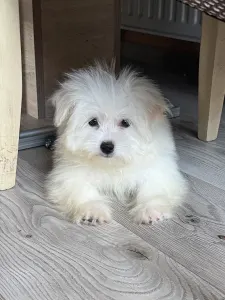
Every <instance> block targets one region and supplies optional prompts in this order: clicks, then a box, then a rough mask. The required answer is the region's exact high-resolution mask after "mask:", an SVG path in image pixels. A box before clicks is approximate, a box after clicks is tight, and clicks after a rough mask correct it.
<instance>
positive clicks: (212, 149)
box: [173, 117, 225, 189]
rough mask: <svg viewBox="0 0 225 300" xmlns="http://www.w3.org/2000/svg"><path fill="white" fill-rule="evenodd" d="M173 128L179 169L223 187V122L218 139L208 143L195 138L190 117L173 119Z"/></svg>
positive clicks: (224, 156)
mask: <svg viewBox="0 0 225 300" xmlns="http://www.w3.org/2000/svg"><path fill="white" fill-rule="evenodd" d="M173 128H174V135H175V139H176V145H177V150H178V153H179V156H180V167H181V170H182V171H184V172H186V173H188V174H190V175H193V176H195V177H197V178H199V179H202V180H204V181H205V182H208V183H211V184H213V185H214V186H217V187H219V188H221V189H225V175H224V174H225V124H224V123H223V122H222V124H221V128H220V133H219V137H218V139H217V140H216V141H214V142H210V143H206V142H202V141H200V140H198V139H197V137H196V126H195V121H194V120H193V119H192V118H191V117H187V118H185V119H183V120H181V121H179V120H174V121H173Z"/></svg>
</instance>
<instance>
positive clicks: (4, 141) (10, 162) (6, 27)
mask: <svg viewBox="0 0 225 300" xmlns="http://www.w3.org/2000/svg"><path fill="white" fill-rule="evenodd" d="M19 24H20V23H19V6H18V1H17V0H0V28H1V29H0V30H1V33H0V107H1V109H0V190H4V189H8V188H11V187H13V186H14V185H15V177H16V166H17V154H18V140H19V127H20V112H21V101H22V70H21V46H20V29H19V28H20V27H19V26H20V25H19Z"/></svg>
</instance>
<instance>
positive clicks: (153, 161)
mask: <svg viewBox="0 0 225 300" xmlns="http://www.w3.org/2000/svg"><path fill="white" fill-rule="evenodd" d="M52 103H53V105H54V106H55V118H54V123H55V125H56V127H58V139H57V141H56V145H55V159H54V168H53V170H52V171H51V173H50V174H49V176H48V180H47V184H46V187H47V191H48V199H49V200H50V201H52V202H53V203H55V204H56V205H57V207H58V209H59V210H60V211H62V212H63V213H64V214H65V215H66V216H67V217H69V218H70V219H71V220H72V221H74V222H80V221H83V222H85V221H87V222H91V223H92V224H95V223H100V224H101V223H103V222H108V221H110V219H111V208H110V202H111V201H113V199H112V194H114V195H115V196H116V197H117V198H118V199H119V200H120V201H125V199H126V197H127V195H129V194H132V195H133V197H132V198H133V199H130V202H129V211H130V215H131V216H132V217H133V219H134V220H135V221H136V222H138V223H151V222H154V221H158V220H162V219H164V218H167V217H169V216H171V214H172V212H173V209H174V207H175V206H176V205H177V204H179V203H180V201H181V200H182V198H183V197H184V194H185V192H186V182H185V180H184V179H183V177H182V175H181V173H180V171H179V169H178V166H177V155H176V149H175V146H174V141H173V137H172V133H171V129H170V125H169V123H168V121H167V119H166V117H165V111H166V110H167V107H166V104H165V102H164V99H163V96H162V95H161V93H160V91H159V90H158V89H157V88H156V87H155V86H154V85H153V84H152V83H151V81H149V80H148V79H146V78H145V77H140V76H139V75H138V74H137V73H135V72H133V71H130V70H129V69H125V70H123V71H122V72H121V73H120V75H119V76H116V75H115V74H114V72H113V71H112V70H111V68H110V67H107V66H104V65H100V64H97V65H95V66H94V67H89V68H87V69H80V70H76V71H74V72H73V73H72V74H70V75H68V79H67V80H66V81H65V82H64V83H63V84H61V88H60V89H59V90H58V91H57V92H56V93H55V94H54V95H53V97H52ZM134 196H135V197H134ZM128 200H129V199H128Z"/></svg>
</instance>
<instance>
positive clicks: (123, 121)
mask: <svg viewBox="0 0 225 300" xmlns="http://www.w3.org/2000/svg"><path fill="white" fill-rule="evenodd" d="M129 126H130V123H129V121H128V120H125V119H123V120H122V121H121V122H120V127H123V128H127V127H129Z"/></svg>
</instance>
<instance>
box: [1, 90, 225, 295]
mask: <svg viewBox="0 0 225 300" xmlns="http://www.w3.org/2000/svg"><path fill="white" fill-rule="evenodd" d="M184 89H185V88H184ZM184 89H183V90H182V91H180V88H178V89H177V90H176V95H177V96H176V97H173V90H171V88H169V87H168V89H167V87H166V86H165V89H164V90H165V93H166V94H167V96H168V97H169V98H170V100H172V101H175V102H176V101H178V100H179V99H181V98H182V101H181V102H182V103H181V102H179V101H178V102H179V104H180V105H181V119H177V120H174V121H173V125H174V134H175V138H176V143H177V148H178V152H179V154H180V166H181V169H182V171H183V172H184V174H185V176H186V177H187V178H188V180H189V182H190V193H189V196H188V198H187V201H186V203H185V204H184V205H183V206H182V207H180V208H179V211H178V214H177V216H176V218H174V219H172V220H168V221H165V222H162V223H158V224H155V225H153V226H144V225H143V226H138V225H135V224H133V223H132V221H131V220H130V219H129V217H128V215H127V212H126V210H125V208H124V207H122V206H121V204H120V203H117V202H116V203H114V208H115V214H114V221H113V222H112V223H111V224H109V225H104V226H101V227H91V226H83V227H82V226H78V225H74V224H70V223H68V222H67V221H65V220H63V219H62V218H61V217H60V215H59V214H58V213H57V212H56V211H55V210H54V208H53V207H51V206H50V205H49V204H48V203H47V202H46V201H45V199H44V194H43V185H44V178H45V175H46V173H47V171H48V170H49V168H50V167H51V154H52V153H51V152H50V151H49V150H46V149H44V148H36V149H32V150H26V151H21V152H20V155H19V163H18V174H17V184H16V187H15V188H14V189H11V190H9V191H4V192H1V193H0V299H1V300H3V299H4V300H42V299H43V300H47V299H49V300H64V299H65V300H67V299H71V300H78V299H83V300H89V299H97V300H106V299H116V300H125V299H127V300H129V299H132V300H142V299H148V300H159V299H163V300H178V299H179V300H181V299H182V300H183V299H185V300H197V299H199V300H202V299H207V300H213V299H220V300H222V299H225V238H223V236H225V122H222V125H221V129H220V134H219V138H218V140H217V141H215V142H212V143H208V144H207V143H203V142H201V141H199V140H197V138H196V124H197V123H196V104H197V102H196V91H193V92H192V91H190V89H189V90H188V91H186V92H185V93H184ZM179 93H180V96H179ZM177 99H178V100H177ZM176 104H177V103H176ZM224 120H225V118H224Z"/></svg>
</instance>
